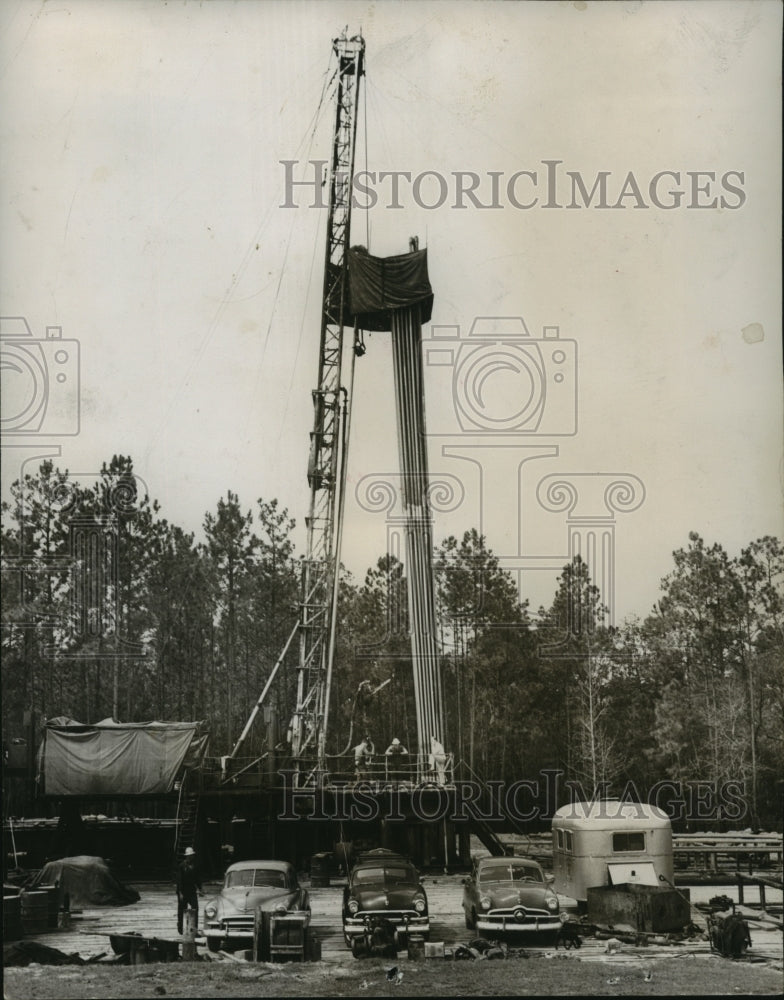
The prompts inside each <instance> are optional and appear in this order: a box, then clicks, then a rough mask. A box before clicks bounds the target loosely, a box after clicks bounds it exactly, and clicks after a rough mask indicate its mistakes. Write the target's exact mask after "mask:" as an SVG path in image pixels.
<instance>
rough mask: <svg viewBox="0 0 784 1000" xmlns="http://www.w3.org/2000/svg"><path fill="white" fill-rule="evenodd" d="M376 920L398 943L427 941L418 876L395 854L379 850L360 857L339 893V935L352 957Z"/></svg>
mask: <svg viewBox="0 0 784 1000" xmlns="http://www.w3.org/2000/svg"><path fill="white" fill-rule="evenodd" d="M377 920H383V921H385V922H387V923H388V924H390V925H392V926H394V928H395V930H396V932H397V935H398V939H400V938H405V937H407V936H408V934H409V933H413V932H416V933H417V934H421V935H422V936H423V937H425V938H427V936H428V935H429V933H430V917H429V915H428V908H427V895H426V893H425V889H424V886H423V885H422V882H421V880H420V878H419V872H418V871H417V870H416V868H415V867H414V866H413V865H412V864H411V862H410V861H409V860H408V859H407V858H404V857H402V856H401V855H399V854H394V853H393V852H392V851H387V850H385V849H383V848H379V849H378V850H376V851H369V852H368V853H367V854H361V855H360V857H359V860H358V861H357V863H356V864H355V865H354V867H353V868H352V869H351V874H350V875H349V877H348V884H347V885H346V888H345V889H344V890H343V935H344V937H345V939H346V944H347V945H349V946H350V947H351V950H352V952H354V953H355V954H357V953H358V951H359V945H360V942H361V940H362V939H364V936H365V934H366V933H367V932H368V930H369V928H370V927H371V926H372V925H373V924H374V922H375V921H377Z"/></svg>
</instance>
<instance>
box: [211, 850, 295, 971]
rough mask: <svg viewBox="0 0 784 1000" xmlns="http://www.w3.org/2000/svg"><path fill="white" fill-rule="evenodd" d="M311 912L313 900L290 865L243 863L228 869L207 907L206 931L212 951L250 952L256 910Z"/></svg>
mask: <svg viewBox="0 0 784 1000" xmlns="http://www.w3.org/2000/svg"><path fill="white" fill-rule="evenodd" d="M258 908H261V909H262V910H263V911H268V912H270V913H287V912H289V911H294V910H307V911H308V912H309V911H310V899H309V897H308V893H307V892H306V890H305V889H303V888H302V887H301V886H300V884H299V881H298V879H297V872H296V870H295V869H294V866H293V865H290V864H289V863H288V862H287V861H239V862H237V864H234V865H230V866H229V867H228V868H227V869H226V876H225V878H224V880H223V888H222V889H221V891H220V893H219V894H218V895H217V896H215V897H214V898H213V899H210V900H209V901H208V902H207V905H206V906H205V907H204V922H203V924H204V926H203V931H204V934H205V936H206V938H207V947H208V948H209V949H210V951H218V950H219V949H220V948H226V949H230V948H242V947H245V948H248V947H250V946H251V945H252V943H253V926H254V920H255V916H256V910H257V909H258Z"/></svg>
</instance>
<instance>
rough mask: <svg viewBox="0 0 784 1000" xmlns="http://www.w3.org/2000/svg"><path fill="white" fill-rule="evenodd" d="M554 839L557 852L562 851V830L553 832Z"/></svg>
mask: <svg viewBox="0 0 784 1000" xmlns="http://www.w3.org/2000/svg"><path fill="white" fill-rule="evenodd" d="M555 839H556V843H557V845H558V850H559V851H562V850H563V830H556V831H555Z"/></svg>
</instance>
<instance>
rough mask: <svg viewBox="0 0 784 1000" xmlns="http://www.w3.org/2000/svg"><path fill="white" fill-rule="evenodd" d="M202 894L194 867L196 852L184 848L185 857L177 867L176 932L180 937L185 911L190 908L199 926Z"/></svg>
mask: <svg viewBox="0 0 784 1000" xmlns="http://www.w3.org/2000/svg"><path fill="white" fill-rule="evenodd" d="M202 893H203V889H202V887H201V878H200V877H199V870H198V868H197V867H196V851H194V849H193V848H192V847H186V848H185V857H184V858H183V860H182V861H181V862H180V863H179V864H178V865H177V932H178V934H180V935H182V920H183V916H184V915H185V911H186V909H187V908H188V907H189V906H190V907H191V908H192V909H193V911H194V913H195V914H196V926H197V927H198V925H199V899H198V897H199V896H201V895H202Z"/></svg>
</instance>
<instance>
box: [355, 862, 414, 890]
mask: <svg viewBox="0 0 784 1000" xmlns="http://www.w3.org/2000/svg"><path fill="white" fill-rule="evenodd" d="M417 881H418V879H417V875H416V872H415V871H414V869H413V868H407V867H406V866H405V865H379V866H378V867H373V868H360V869H358V870H357V871H355V872H354V878H353V882H354V885H373V884H377V883H379V882H384V883H389V882H417Z"/></svg>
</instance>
